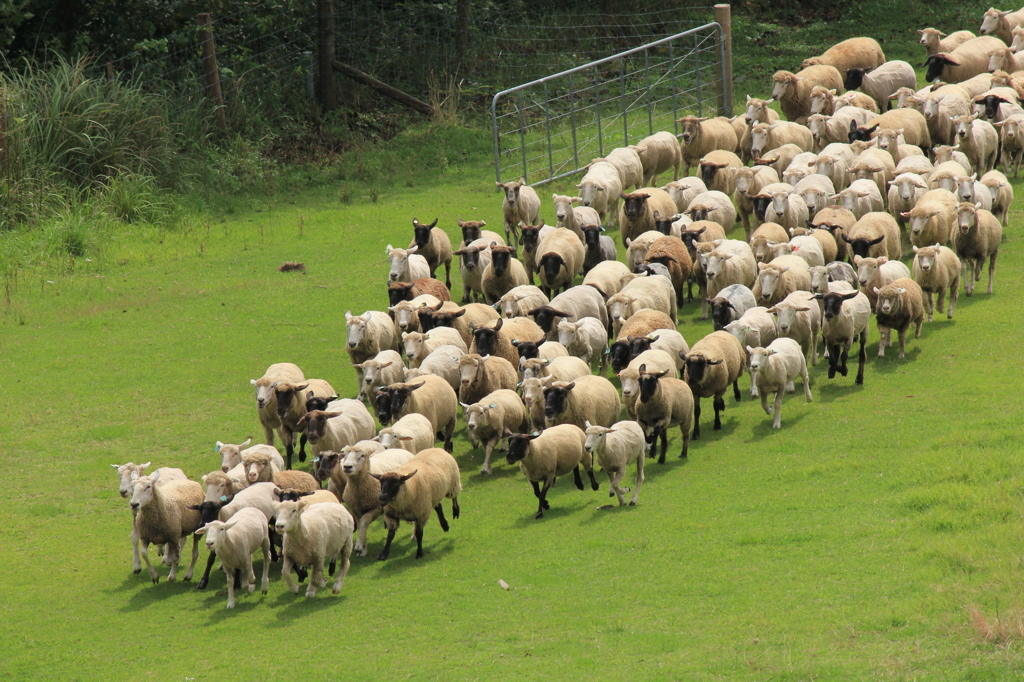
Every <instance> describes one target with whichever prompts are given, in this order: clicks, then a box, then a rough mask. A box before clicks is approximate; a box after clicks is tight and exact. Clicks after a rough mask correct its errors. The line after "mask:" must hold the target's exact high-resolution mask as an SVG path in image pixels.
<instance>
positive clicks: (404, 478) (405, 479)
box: [402, 469, 419, 482]
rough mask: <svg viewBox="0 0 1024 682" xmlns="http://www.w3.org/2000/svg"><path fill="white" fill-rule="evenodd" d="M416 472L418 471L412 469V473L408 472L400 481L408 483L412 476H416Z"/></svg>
mask: <svg viewBox="0 0 1024 682" xmlns="http://www.w3.org/2000/svg"><path fill="white" fill-rule="evenodd" d="M417 471H419V469H413V470H412V471H410V472H409V473H407V474H406V475H405V476H402V481H403V482H404V481H408V480H409V479H410V478H412V477H413V476H415V475H416V472H417Z"/></svg>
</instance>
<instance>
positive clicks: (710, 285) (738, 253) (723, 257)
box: [704, 239, 757, 298]
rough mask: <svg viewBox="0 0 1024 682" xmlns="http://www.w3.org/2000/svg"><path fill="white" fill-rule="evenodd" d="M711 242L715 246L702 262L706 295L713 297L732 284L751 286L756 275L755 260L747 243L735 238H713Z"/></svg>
mask: <svg viewBox="0 0 1024 682" xmlns="http://www.w3.org/2000/svg"><path fill="white" fill-rule="evenodd" d="M713 243H714V245H715V248H714V249H713V250H712V251H711V253H709V254H708V257H707V261H706V263H705V264H704V274H705V276H706V278H707V291H708V297H709V298H715V297H716V296H719V295H720V292H721V291H722V290H723V289H726V288H728V287H730V286H732V285H740V286H743V287H744V288H746V287H750V286H752V285H753V284H754V279H755V278H756V277H757V261H756V260H755V259H754V252H753V251H752V250H751V249H750V247H749V246H748V245H747V243H746V242H742V241H739V240H736V239H727V240H715V241H714V242H713Z"/></svg>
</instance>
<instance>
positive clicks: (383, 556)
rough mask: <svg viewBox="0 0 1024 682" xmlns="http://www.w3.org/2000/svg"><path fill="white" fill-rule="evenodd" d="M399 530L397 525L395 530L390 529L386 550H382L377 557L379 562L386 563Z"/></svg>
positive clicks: (385, 545) (385, 543)
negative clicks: (396, 532) (392, 542)
mask: <svg viewBox="0 0 1024 682" xmlns="http://www.w3.org/2000/svg"><path fill="white" fill-rule="evenodd" d="M397 530H398V525H397V524H396V525H395V527H394V528H388V538H387V540H385V541H384V549H382V550H381V551H380V554H378V555H377V561H386V560H387V558H388V554H390V553H391V541H392V540H394V539H395V531H397Z"/></svg>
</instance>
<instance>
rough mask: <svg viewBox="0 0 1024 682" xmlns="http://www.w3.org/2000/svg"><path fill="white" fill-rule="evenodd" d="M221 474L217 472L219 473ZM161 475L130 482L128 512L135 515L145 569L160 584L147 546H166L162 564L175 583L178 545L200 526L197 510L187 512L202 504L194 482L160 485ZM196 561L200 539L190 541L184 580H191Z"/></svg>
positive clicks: (170, 482) (199, 489)
mask: <svg viewBox="0 0 1024 682" xmlns="http://www.w3.org/2000/svg"><path fill="white" fill-rule="evenodd" d="M218 473H220V472H218ZM161 476H162V474H161V472H160V471H159V470H158V471H155V472H153V474H152V475H150V476H140V477H139V478H137V479H135V480H134V481H132V496H131V502H130V505H131V509H132V511H133V512H134V513H135V515H136V516H135V528H136V530H137V532H138V535H139V542H140V545H141V546H140V549H139V554H140V555H141V557H142V560H143V561H145V562H146V570H147V571H149V577H150V578H151V579H152V580H153V584H156V583H158V582H160V574H159V573H157V572H156V569H155V568H153V566H152V565H151V564H150V563H149V545H150V544H151V543H155V544H158V545H166V548H165V550H164V564H166V565H169V566H170V567H171V572H170V573H169V574H168V576H167V579H168V580H169V581H174V579H175V577H176V576H177V573H178V561H179V558H180V549H179V548H180V545H181V544H182V542H183V540H184V539H185V538H187V537H188V535H189V534H190V533H194V532H195V531H196V529H198V528H199V526H200V525H201V523H202V521H201V517H200V515H199V512H198V511H194V510H192V509H189V506H191V505H198V504H201V503H202V501H203V488H202V486H200V485H199V484H198V483H196V482H195V481H189V480H184V481H182V480H178V481H168V482H167V483H166V484H164V485H159V486H158V485H157V484H158V483H160V478H161ZM198 558H199V538H198V537H193V539H192V562H191V563H190V564H189V565H188V571H186V572H185V578H184V579H185V580H191V579H192V571H193V570H194V569H195V565H196V559H198Z"/></svg>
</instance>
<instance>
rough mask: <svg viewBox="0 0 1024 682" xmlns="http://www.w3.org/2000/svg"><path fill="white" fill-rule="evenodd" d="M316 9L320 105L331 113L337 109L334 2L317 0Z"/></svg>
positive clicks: (332, 0)
mask: <svg viewBox="0 0 1024 682" xmlns="http://www.w3.org/2000/svg"><path fill="white" fill-rule="evenodd" d="M316 7H317V19H318V22H317V31H318V36H317V38H318V40H317V52H318V54H317V59H318V65H319V75H320V88H319V90H320V92H319V94H320V104H321V105H322V106H323V108H324V110H325V111H333V110H334V109H337V108H338V85H337V83H335V81H334V0H317V3H316Z"/></svg>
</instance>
